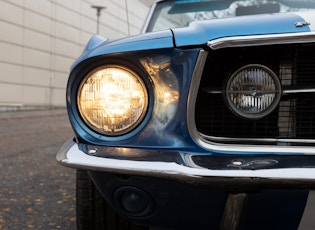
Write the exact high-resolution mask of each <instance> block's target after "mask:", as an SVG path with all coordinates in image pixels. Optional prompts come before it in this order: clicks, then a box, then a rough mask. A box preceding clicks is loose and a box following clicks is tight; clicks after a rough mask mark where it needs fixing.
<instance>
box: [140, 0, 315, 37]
mask: <svg viewBox="0 0 315 230" xmlns="http://www.w3.org/2000/svg"><path fill="white" fill-rule="evenodd" d="M310 9H315V0H276V1H270V0H241V1H233V0H169V1H161V2H158V3H157V5H156V6H155V9H154V12H153V14H152V15H151V17H150V18H151V19H150V21H149V23H148V25H147V28H146V32H150V31H158V30H164V29H169V28H176V27H183V26H187V25H188V24H189V23H190V22H192V21H197V20H209V19H217V18H227V17H235V16H242V15H255V14H265V13H278V12H289V11H305V10H310Z"/></svg>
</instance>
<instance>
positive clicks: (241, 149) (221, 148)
mask: <svg viewBox="0 0 315 230" xmlns="http://www.w3.org/2000/svg"><path fill="white" fill-rule="evenodd" d="M314 38H315V37H314ZM314 42H315V40H314ZM207 55H208V52H206V51H200V54H199V57H198V60H197V63H196V66H195V70H194V73H193V77H192V82H191V86H190V90H189V95H188V100H187V108H188V109H187V127H188V131H189V133H190V136H191V138H192V139H193V140H194V142H195V143H196V144H197V145H198V146H200V147H201V148H204V149H206V150H208V151H211V152H217V153H222V154H233V155H234V154H244V155H246V154H288V155H292V154H301V155H303V154H304V155H315V148H314V147H312V146H285V145H267V144H266V145H250V144H247V145H242V144H229V143H228V142H233V141H237V140H238V139H231V138H222V139H221V141H222V142H223V141H224V142H226V143H216V142H215V138H217V139H219V138H221V137H214V139H212V137H208V136H203V135H201V134H200V133H199V132H198V130H197V128H196V125H195V105H196V99H197V94H198V90H199V85H200V81H201V76H202V72H203V69H204V65H205V63H206V58H207ZM205 106H206V105H205ZM241 140H242V141H248V139H246V140H245V139H241ZM256 140H257V141H259V142H261V143H264V142H266V143H267V142H279V143H282V142H286V139H256ZM262 140H263V142H262ZM253 141H255V139H253ZM289 141H290V142H293V141H292V140H291V139H289ZM300 141H301V140H300V139H296V140H295V141H294V142H295V143H300ZM302 141H303V143H310V144H312V143H315V140H304V139H303V140H302Z"/></svg>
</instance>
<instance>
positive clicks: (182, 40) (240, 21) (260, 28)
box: [173, 13, 310, 47]
mask: <svg viewBox="0 0 315 230" xmlns="http://www.w3.org/2000/svg"><path fill="white" fill-rule="evenodd" d="M301 21H304V19H303V18H301V17H300V16H298V15H296V14H294V13H283V14H265V15H255V16H240V17H236V18H225V19H217V20H209V21H198V22H192V23H191V24H190V25H189V27H185V28H176V29H173V33H174V37H175V38H174V39H175V45H176V47H182V46H192V45H205V44H206V43H207V42H208V41H210V40H213V39H217V38H223V37H232V36H247V35H264V34H283V33H298V32H309V31H310V28H309V26H303V27H296V26H295V23H296V22H301ZM196 34H198V36H196Z"/></svg>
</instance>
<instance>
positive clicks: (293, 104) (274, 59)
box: [195, 44, 315, 145]
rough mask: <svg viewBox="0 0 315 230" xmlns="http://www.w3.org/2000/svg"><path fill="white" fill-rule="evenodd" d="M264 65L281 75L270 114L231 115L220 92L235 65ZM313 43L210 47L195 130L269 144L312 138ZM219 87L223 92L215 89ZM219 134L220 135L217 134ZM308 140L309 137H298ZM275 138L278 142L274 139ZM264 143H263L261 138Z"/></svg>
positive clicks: (314, 119) (314, 127)
mask: <svg viewBox="0 0 315 230" xmlns="http://www.w3.org/2000/svg"><path fill="white" fill-rule="evenodd" d="M247 64H262V65H265V66H268V67H269V68H271V69H272V70H273V71H274V72H275V73H276V74H277V75H278V76H279V78H280V81H281V84H282V87H283V91H284V93H283V95H282V97H281V101H280V103H279V105H278V107H277V108H276V109H275V110H274V111H273V112H272V113H271V114H269V115H268V116H266V117H263V118H261V119H258V120H248V119H245V118H241V117H239V116H237V115H236V114H234V113H233V112H232V111H231V110H230V109H229V107H228V105H227V103H226V101H225V99H224V94H223V93H222V91H223V89H224V85H225V82H226V80H227V78H228V76H229V75H231V74H232V73H233V71H235V70H236V69H238V68H240V67H242V66H244V65H247ZM312 89H315V45H314V44H303V45H281V46H265V47H250V48H249V47H247V48H233V49H232V48H229V49H222V50H218V51H211V52H209V56H208V58H207V62H206V65H205V68H204V72H203V76H202V79H201V84H200V89H199V91H198V97H197V101H196V110H195V118H196V126H197V130H198V131H199V132H200V133H202V134H203V135H205V136H208V137H209V138H213V140H224V141H237V142H245V143H247V142H248V141H256V142H259V140H260V139H261V140H263V139H264V140H266V139H269V140H272V141H270V144H277V143H279V140H284V139H290V140H288V141H280V142H281V143H282V144H291V145H293V144H297V143H299V142H300V143H299V144H301V143H302V144H303V142H305V143H306V142H310V141H309V140H310V139H312V138H314V139H315V124H313V123H315V93H314V92H312ZM220 91H221V93H219V92H220ZM217 138H220V139H217ZM301 139H302V140H303V139H308V141H302V142H301V141H300V140H301ZM277 140H278V141H277ZM264 143H265V142H264Z"/></svg>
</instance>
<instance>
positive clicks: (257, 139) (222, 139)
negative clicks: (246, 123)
mask: <svg viewBox="0 0 315 230" xmlns="http://www.w3.org/2000/svg"><path fill="white" fill-rule="evenodd" d="M199 135H200V136H201V137H202V138H204V139H205V141H207V140H208V141H209V142H211V141H221V142H225V143H229V142H236V141H238V142H240V141H243V142H245V141H246V142H260V143H271V142H277V143H307V144H314V143H315V140H314V139H289V138H287V139H286V138H281V139H280V138H226V137H215V136H207V135H204V134H202V133H200V134H199Z"/></svg>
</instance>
